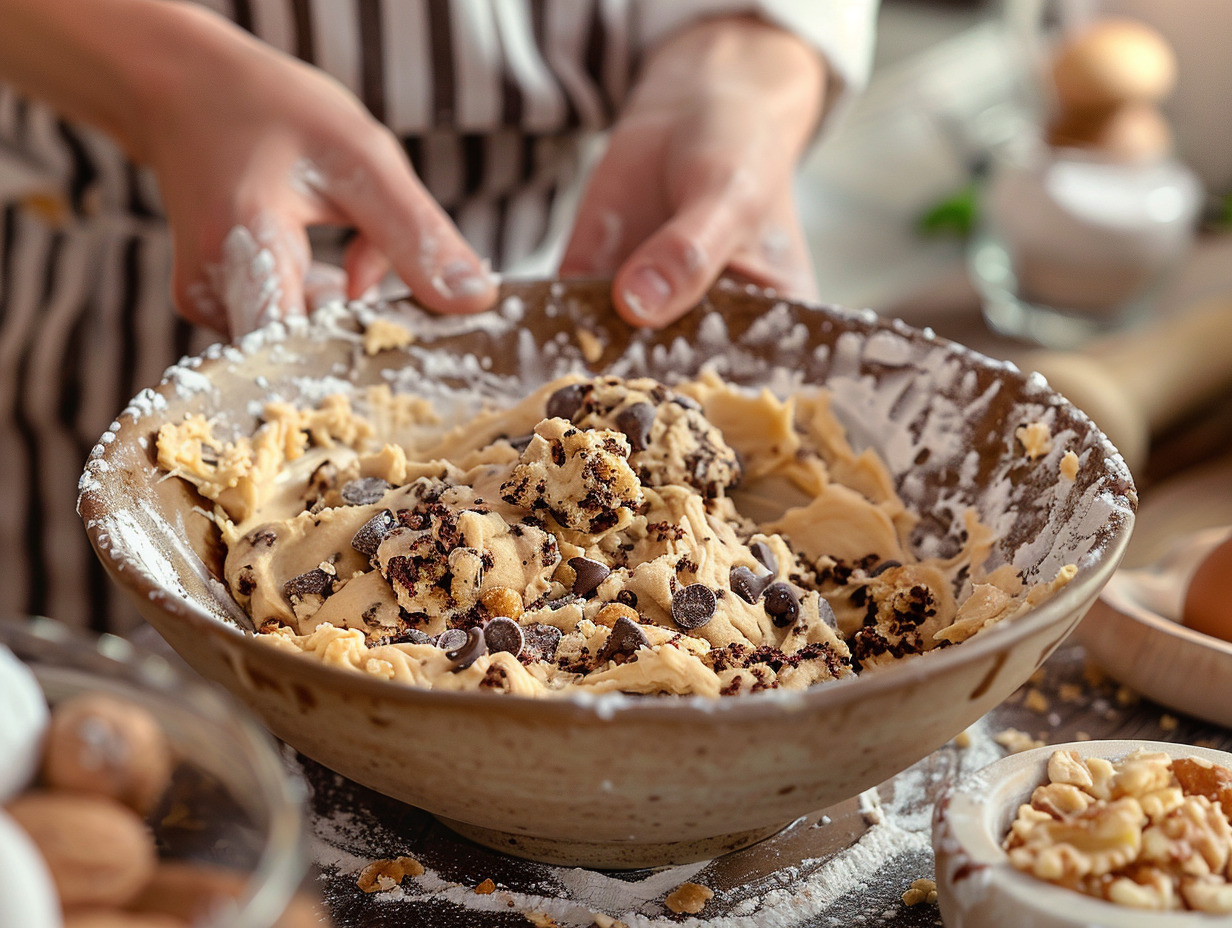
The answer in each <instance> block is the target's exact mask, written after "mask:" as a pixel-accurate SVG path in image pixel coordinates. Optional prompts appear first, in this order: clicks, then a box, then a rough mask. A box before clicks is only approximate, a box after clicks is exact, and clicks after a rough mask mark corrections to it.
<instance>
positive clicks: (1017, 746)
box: [992, 728, 1044, 754]
mask: <svg viewBox="0 0 1232 928" xmlns="http://www.w3.org/2000/svg"><path fill="white" fill-rule="evenodd" d="M992 740H993V741H995V742H997V744H999V745H1001V747H1003V748H1005V749H1006V750H1007V751H1009V752H1010V753H1011V754H1020V753H1022V752H1023V751H1030V750H1031V749H1032V748H1042V747H1043V746H1044V742H1042V741H1037V740H1036V739H1035V738H1032V737H1031V736H1030V735H1028V734H1027V733H1026V732H1025V731H1019V730H1018V729H1017V728H1006V729H1004V730H1002V731H999V732H997V733H996V734H995V735H993V738H992Z"/></svg>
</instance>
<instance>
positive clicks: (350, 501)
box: [338, 477, 393, 506]
mask: <svg viewBox="0 0 1232 928" xmlns="http://www.w3.org/2000/svg"><path fill="white" fill-rule="evenodd" d="M392 486H393V484H391V483H389V482H387V481H385V480H382V479H381V478H380V477H360V478H358V479H356V480H348V481H347V482H346V483H344V484H343V485H342V489H341V490H339V491H338V493H339V495H340V496H341V497H342V501H343V502H344V503H346V504H347V505H348V506H370V505H372V504H373V503H377V502H380V500H381V497H382V496H384V495H385V492H386V491H387V490H389V489H390V487H392Z"/></svg>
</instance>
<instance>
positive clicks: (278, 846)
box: [0, 615, 308, 928]
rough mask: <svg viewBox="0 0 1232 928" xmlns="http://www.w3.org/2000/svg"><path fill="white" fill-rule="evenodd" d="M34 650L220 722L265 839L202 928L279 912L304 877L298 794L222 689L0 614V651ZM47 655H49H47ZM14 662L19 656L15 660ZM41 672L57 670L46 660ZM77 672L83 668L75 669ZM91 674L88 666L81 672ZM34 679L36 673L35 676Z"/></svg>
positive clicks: (265, 918)
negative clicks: (265, 821) (242, 769)
mask: <svg viewBox="0 0 1232 928" xmlns="http://www.w3.org/2000/svg"><path fill="white" fill-rule="evenodd" d="M14 646H16V647H18V648H20V649H22V650H31V649H33V650H36V651H37V652H38V653H39V655H40V656H43V655H47V654H54V653H57V652H58V653H63V654H65V655H66V656H67V658H68V659H70V660H79V661H83V662H85V661H88V662H90V664H91V665H93V664H96V663H97V664H99V665H100V669H99V671H98V672H100V673H101V672H102V670H103V668H108V667H110V668H114V669H115V670H116V671H120V670H122V669H123V670H128V671H130V672H131V676H122V675H121V674H120V673H119V672H117V673H116V674H115V675H114V677H111V678H110V679H112V680H113V681H116V680H120V681H122V682H123V683H124V685H125V687H126V688H127V687H131V688H132V689H133V691H135V692H142V691H143V690H145V691H148V693H149V695H151V696H162V697H165V698H167V699H169V700H171V701H174V702H176V703H177V704H180V705H183V706H185V707H187V708H188V709H189V710H190V711H191V712H192V713H194V714H196V715H201V716H203V717H204V718H205V719H207V720H208V721H210V722H211V723H220V722H225V725H226V727H227V728H228V730H229V733H230V734H231V735H232V736H233V737H235V738H236V739H237V741H238V742H239V744H240V746H241V748H242V749H243V750H244V753H245V754H247V755H248V756H249V757H250V759H251V761H252V765H253V773H254V774H255V776H256V785H257V788H258V789H259V790H260V792H261V794H262V799H263V807H264V808H265V809H266V810H267V812H268V814H269V833H268V835H267V836H266V838H265V841H264V844H263V847H262V848H261V852H260V858H259V860H258V862H257V865H256V867H255V868H253V869H251V870H250V871H245V881H244V892H243V893H242V894H241V895H240V896H238V897H237V898H236V904H237V908H236V909H234V910H232V909H229V908H228V909H227V910H225V911H224V912H222V913H220V915H219V916H218V917H219V918H220V919H222V921H217V922H216V921H214V920H213V919H211V920H210V921H209V922H207V923H203V925H202V928H210V926H213V925H215V924H216V925H217V926H218V928H222V926H223V925H224V924H225V925H226V926H227V928H266V926H269V925H271V924H273V923H274V922H275V921H276V920H277V919H278V917H279V916H280V915H281V914H282V913H283V912H284V911H285V910H286V908H287V906H288V905H289V904H290V903H291V900H292V898H293V897H294V896H295V894H296V892H297V891H298V889H299V887H300V884H301V881H302V880H303V878H304V876H305V874H306V873H307V866H308V863H307V858H306V856H305V852H304V841H305V838H306V827H305V824H304V814H303V806H304V795H303V791H302V789H300V788H299V787H298V786H297V785H295V784H293V781H292V780H291V778H290V777H289V775H288V774H287V771H286V770H285V769H284V768H283V765H282V762H281V759H280V753H279V749H278V747H277V743H276V742H275V741H274V739H273V737H272V736H271V735H270V734H269V732H267V731H266V730H265V729H264V728H263V727H261V726H260V725H259V724H258V723H257V722H256V720H255V719H254V718H253V717H252V716H251V714H250V713H249V711H248V709H246V708H245V707H243V706H242V705H240V703H239V702H238V701H237V700H235V699H234V697H232V696H231V695H230V694H229V693H227V692H226V691H225V690H223V689H222V687H220V686H218V685H216V684H211V683H209V682H207V681H205V680H204V679H202V678H200V677H197V676H195V675H193V676H189V675H188V674H186V673H184V672H181V671H180V670H178V669H177V668H176V667H175V666H174V665H172V664H171V663H169V662H168V661H166V660H165V659H164V658H163V657H161V656H160V655H158V654H156V653H154V652H150V651H146V650H144V649H142V648H140V647H139V646H137V645H134V644H133V643H132V642H130V641H129V640H127V639H125V638H121V637H119V636H116V635H112V634H102V635H98V636H94V637H91V636H89V635H87V634H86V633H84V632H81V631H78V630H77V629H74V628H70V627H69V626H67V625H64V624H63V623H60V622H57V621H55V620H54V619H50V618H47V617H45V616H29V617H24V618H20V617H16V616H9V615H0V647H3V648H8V649H10V650H11V649H12V648H13V647H14ZM53 649H54V650H53ZM18 659H19V660H20V659H21V657H20V655H18ZM47 664H48V666H53V667H54V666H58V665H57V664H56V663H55V662H54V661H48V662H47ZM81 669H83V670H85V668H81ZM86 672H88V673H95V671H94V669H93V667H92V666H91V668H90V669H88V670H86ZM35 673H37V670H35Z"/></svg>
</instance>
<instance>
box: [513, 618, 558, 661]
mask: <svg viewBox="0 0 1232 928" xmlns="http://www.w3.org/2000/svg"><path fill="white" fill-rule="evenodd" d="M561 637H562V635H561V631H560V629H559V628H557V627H556V626H554V625H539V624H537V623H536V624H535V625H528V626H526V627H525V628H524V629H522V651H523V653H529V654H530V655H531V656H533V657H536V658H538V659H539V660H541V661H550V660H551V659H552V658H554V657H555V656H556V649H557V648H558V647H559V646H560V639H561Z"/></svg>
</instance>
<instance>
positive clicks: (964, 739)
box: [954, 730, 971, 750]
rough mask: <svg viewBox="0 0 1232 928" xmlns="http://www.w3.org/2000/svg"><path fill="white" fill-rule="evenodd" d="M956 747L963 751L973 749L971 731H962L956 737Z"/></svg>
mask: <svg viewBox="0 0 1232 928" xmlns="http://www.w3.org/2000/svg"><path fill="white" fill-rule="evenodd" d="M954 747H956V748H962V749H964V750H965V749H966V748H969V747H971V732H970V730H967V731H960V732H959V733H958V734H956V735H955V736H954Z"/></svg>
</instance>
